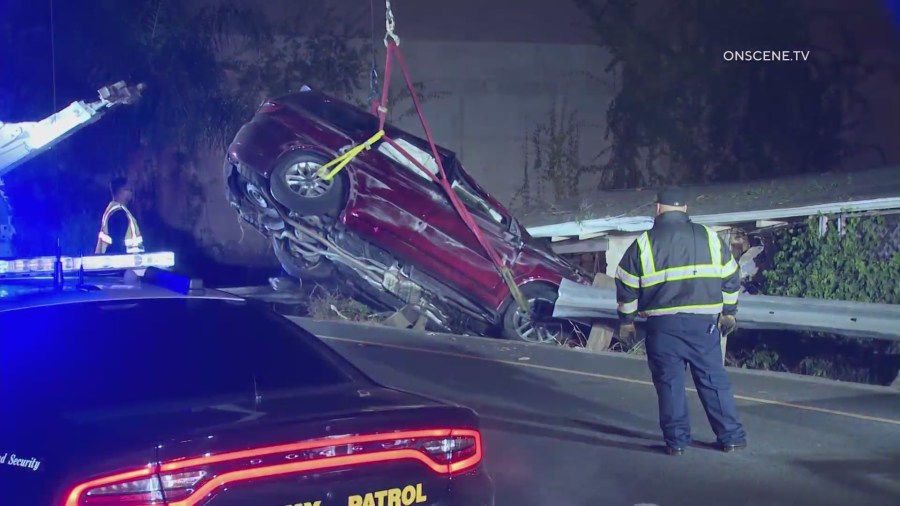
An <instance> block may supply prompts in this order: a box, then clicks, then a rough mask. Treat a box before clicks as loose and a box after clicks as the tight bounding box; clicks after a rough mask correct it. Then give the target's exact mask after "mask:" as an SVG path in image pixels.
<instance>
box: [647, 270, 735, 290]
mask: <svg viewBox="0 0 900 506" xmlns="http://www.w3.org/2000/svg"><path fill="white" fill-rule="evenodd" d="M695 271H696V272H695ZM721 274H722V271H721V268H720V267H718V266H716V265H687V266H685V267H670V268H668V269H663V270H661V271H659V272H657V273H655V274H652V275H650V276H643V277H642V278H641V286H643V287H648V286H654V285H658V284H660V283H665V282H667V281H682V280H685V279H697V278H718V277H719V276H721Z"/></svg>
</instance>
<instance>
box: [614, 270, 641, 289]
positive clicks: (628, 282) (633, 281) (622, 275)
mask: <svg viewBox="0 0 900 506" xmlns="http://www.w3.org/2000/svg"><path fill="white" fill-rule="evenodd" d="M616 279H618V280H619V281H621V282H622V283H624V284H625V286H629V287H631V288H640V287H641V286H640V283H641V280H640V278H638V277H637V276H635V275H634V274H632V273H630V272H628V271H626V270H625V269H623V268H622V266H619V268H618V269H616Z"/></svg>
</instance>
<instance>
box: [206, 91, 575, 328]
mask: <svg viewBox="0 0 900 506" xmlns="http://www.w3.org/2000/svg"><path fill="white" fill-rule="evenodd" d="M377 131H378V118H377V117H375V116H374V115H372V114H370V113H368V112H366V111H363V110H361V109H359V108H357V107H354V106H353V105H351V104H349V103H346V102H343V101H341V100H339V99H336V98H334V97H331V96H328V95H326V94H324V93H321V92H318V91H313V90H310V89H308V88H306V87H304V89H303V91H301V92H297V93H292V94H288V95H285V96H281V97H278V98H273V99H269V100H266V101H264V102H263V104H262V105H261V106H260V107H259V109H258V110H257V111H256V114H255V115H254V116H253V118H252V119H251V120H250V121H249V122H248V123H246V124H244V125H243V126H242V127H241V129H240V130H239V131H238V133H237V135H236V136H235V138H234V140H233V141H232V143H231V145H230V146H229V147H228V152H227V157H226V161H225V167H224V168H225V172H226V174H225V175H226V180H227V192H226V193H227V196H228V199H229V202H230V203H231V205H232V207H233V208H235V209H236V210H237V212H238V213H239V214H240V216H241V218H242V219H243V220H244V221H246V222H247V223H249V224H251V225H252V226H254V227H255V228H256V229H257V230H258V231H259V232H261V233H262V234H264V235H265V236H266V237H267V238H268V239H269V240H270V241H271V242H272V246H273V248H274V250H275V255H276V256H277V257H278V259H279V261H280V263H281V264H282V266H283V268H284V270H285V271H286V272H287V273H288V274H290V275H291V276H295V277H297V278H299V279H301V280H303V281H324V280H332V281H337V282H339V283H340V284H341V285H342V286H343V287H344V288H349V289H351V290H352V292H351V293H352V294H353V296H354V297H355V298H357V299H360V300H362V301H364V302H366V303H367V304H369V305H371V306H374V307H376V308H379V309H384V310H399V309H401V308H404V307H411V308H414V309H415V310H416V311H417V312H418V313H419V314H422V315H425V316H426V317H427V318H428V320H429V321H430V322H431V324H432V326H433V328H437V329H441V330H449V331H452V332H464V333H475V334H481V335H493V336H498V335H499V336H503V337H506V338H510V339H520V340H525V341H532V342H548V341H554V340H559V338H560V337H561V335H562V334H564V333H565V332H566V324H567V322H559V321H553V320H552V318H549V317H548V316H549V315H547V314H546V312H547V310H548V309H547V308H552V303H553V302H554V301H555V300H556V297H557V289H558V286H559V283H560V282H561V280H562V279H563V278H568V279H571V280H573V281H576V282H580V283H589V282H590V281H589V280H588V279H587V278H586V277H585V276H584V275H583V274H582V273H581V272H579V271H578V270H577V269H576V268H575V267H573V266H572V265H571V264H570V263H568V262H566V261H565V260H564V259H562V258H560V257H559V256H557V255H556V254H554V253H553V252H552V251H551V250H550V249H549V248H548V247H546V246H545V245H543V244H541V243H539V242H538V241H536V240H535V239H533V238H532V237H531V236H529V235H528V232H527V231H526V230H525V229H524V227H522V225H521V224H520V223H519V222H518V220H516V218H515V217H513V216H512V215H511V214H510V213H509V211H507V210H506V209H505V208H504V207H503V206H502V205H501V204H500V203H499V202H498V201H497V200H495V199H494V198H493V197H491V196H490V195H489V194H488V193H487V192H486V191H484V190H483V189H482V188H481V187H480V186H479V185H478V183H476V182H475V180H474V179H473V178H472V177H471V176H470V175H469V174H468V173H467V172H466V171H465V170H464V169H463V166H462V164H461V163H460V161H459V160H458V159H457V158H456V156H455V155H454V154H453V153H452V152H450V151H448V150H446V149H443V148H439V153H440V156H441V158H442V160H441V163H442V164H443V167H444V170H445V172H446V174H447V178H448V181H449V182H450V183H451V184H452V188H453V191H455V192H456V194H457V195H458V196H459V198H460V200H461V201H462V202H463V203H464V204H465V205H466V207H467V208H468V210H469V212H470V213H471V214H472V215H473V216H474V219H475V221H476V222H477V224H478V225H479V227H480V228H481V230H482V231H483V234H484V236H485V238H486V239H487V241H488V242H489V243H491V244H492V245H493V247H494V248H495V251H497V253H498V254H499V255H500V256H501V257H503V258H506V259H508V262H509V265H510V267H511V270H512V273H513V277H514V279H515V282H516V284H517V285H518V286H520V288H521V291H522V293H523V294H524V295H525V298H526V299H527V300H529V302H530V303H531V304H532V307H533V308H543V309H542V311H543V314H541V315H536V314H535V313H536V310H533V311H531V312H529V313H526V312H523V311H521V310H520V309H519V307H518V305H517V304H516V303H515V302H514V301H513V298H512V296H511V294H510V290H509V288H508V287H507V285H506V284H505V283H504V281H503V279H502V278H501V276H500V274H499V273H498V271H497V270H496V268H495V266H494V264H493V263H492V262H491V260H490V257H489V256H488V255H487V253H486V252H485V251H484V249H483V248H482V246H481V245H480V244H479V242H478V240H477V238H476V237H475V235H474V233H473V232H472V231H471V230H470V229H469V228H468V227H467V226H466V224H465V222H464V221H463V220H462V219H461V217H460V216H459V214H458V213H457V211H456V210H455V209H454V207H453V205H452V204H451V202H450V199H449V198H448V197H447V195H446V194H445V193H444V190H443V188H442V187H441V186H440V185H439V184H438V183H436V182H435V181H433V180H432V179H431V177H429V176H428V175H427V174H425V173H424V172H423V171H422V170H421V169H420V168H419V167H417V166H416V164H414V163H412V162H410V161H409V160H408V159H407V158H406V157H405V156H403V155H402V154H400V152H398V151H397V150H396V149H395V148H394V147H392V146H391V145H390V144H389V143H387V142H377V143H375V144H374V145H372V146H371V149H369V150H364V151H362V153H360V154H359V155H357V156H356V157H355V158H353V160H352V162H351V163H350V164H349V165H347V166H346V167H345V168H344V169H343V170H341V171H340V172H338V174H337V175H336V176H335V177H333V178H331V179H330V180H328V179H325V178H322V177H320V176H319V175H318V173H319V169H320V168H321V167H322V166H323V165H325V164H327V163H328V162H329V161H331V160H333V159H334V158H335V157H337V156H340V155H341V154H343V153H345V152H346V151H347V150H348V149H351V148H352V147H354V146H358V145H359V144H361V143H364V142H365V141H366V140H368V139H369V138H370V137H371V136H372V135H373V134H375V133H376V132H377ZM385 133H386V134H387V135H388V136H390V137H391V138H393V139H394V140H395V141H397V142H398V144H399V145H401V146H402V147H403V149H404V150H406V151H407V153H409V154H411V155H412V156H413V157H415V158H416V159H417V160H418V161H419V162H420V163H421V164H422V166H424V167H425V168H427V169H429V170H431V171H432V172H433V173H434V174H438V173H439V172H438V168H437V164H436V163H435V160H434V158H433V157H432V155H431V151H430V149H429V147H428V143H427V142H426V141H424V140H423V139H421V138H418V137H416V136H413V135H411V134H409V133H407V132H404V131H402V130H399V129H397V128H395V127H393V126H391V125H386V126H385Z"/></svg>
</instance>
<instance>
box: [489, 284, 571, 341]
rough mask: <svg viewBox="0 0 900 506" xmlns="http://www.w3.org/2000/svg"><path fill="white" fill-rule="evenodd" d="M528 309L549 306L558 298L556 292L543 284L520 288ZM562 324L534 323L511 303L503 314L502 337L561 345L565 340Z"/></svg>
mask: <svg viewBox="0 0 900 506" xmlns="http://www.w3.org/2000/svg"><path fill="white" fill-rule="evenodd" d="M520 290H521V291H522V295H523V296H525V300H527V301H528V305H529V307H530V308H534V307H535V306H536V305H543V306H550V307H552V304H553V303H555V302H556V298H557V297H558V296H559V294H558V293H557V290H556V289H555V288H553V287H551V286H548V285H544V284H529V285H524V286H522V287H520ZM563 329H564V326H563V324H562V323H561V322H560V323H557V322H538V321H534V319H533V318H532V317H531V315H530V314H526V313H524V312H523V311H522V309H521V308H519V305H518V304H516V301H515V300H513V301H511V302H510V303H509V304H508V305H507V306H506V310H505V311H504V312H503V337H505V338H507V339H515V340H519V341H526V342H530V343H561V342H562V341H563V340H564V339H565V338H566V336H565V333H564V331H563Z"/></svg>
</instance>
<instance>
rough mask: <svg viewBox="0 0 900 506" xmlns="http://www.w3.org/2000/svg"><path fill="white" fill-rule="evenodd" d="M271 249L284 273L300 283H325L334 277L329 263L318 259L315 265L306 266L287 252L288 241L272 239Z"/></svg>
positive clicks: (332, 268)
mask: <svg viewBox="0 0 900 506" xmlns="http://www.w3.org/2000/svg"><path fill="white" fill-rule="evenodd" d="M272 249H273V250H274V251H275V257H276V258H278V262H279V263H280V264H281V268H282V269H284V272H286V273H287V274H288V276H290V277H292V278H296V279H298V280H300V281H301V282H302V281H325V280H327V279H331V278H332V277H333V276H334V267H333V266H332V265H331V262H329V261H328V260H326V259H324V258H320V259H319V261H318V262H316V263H315V264H306V263H305V262H304V261H303V260H301V259H299V258H297V257H295V256H294V255H292V254H291V253H290V251H288V241H287V240H286V239H272Z"/></svg>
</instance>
